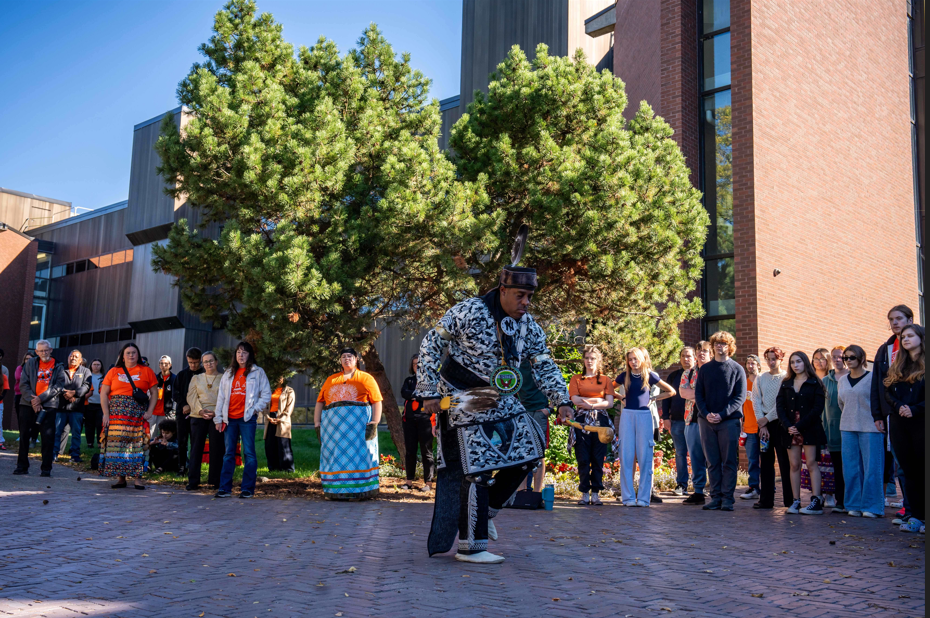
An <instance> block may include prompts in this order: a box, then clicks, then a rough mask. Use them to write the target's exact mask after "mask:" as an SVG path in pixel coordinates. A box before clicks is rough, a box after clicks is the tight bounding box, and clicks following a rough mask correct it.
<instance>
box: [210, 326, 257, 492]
mask: <svg viewBox="0 0 930 618" xmlns="http://www.w3.org/2000/svg"><path fill="white" fill-rule="evenodd" d="M270 404H271V385H270V384H269V383H268V377H267V376H266V375H265V372H264V370H263V369H262V368H261V367H259V366H258V365H256V364H255V349H254V348H253V347H252V344H250V343H249V342H248V341H240V342H239V345H238V346H236V353H235V355H234V356H233V359H232V362H230V363H229V368H227V369H226V372H225V373H224V374H223V377H222V378H220V389H219V392H218V394H217V397H216V416H215V417H214V418H213V423H214V424H215V425H216V428H217V430H219V431H220V433H225V434H226V435H225V438H226V440H225V442H226V454H225V455H224V456H223V471H222V472H220V489H219V491H217V492H216V497H217V498H229V497H230V496H231V495H232V481H233V473H234V472H235V471H236V444H238V443H239V438H240V437H241V438H242V462H243V464H244V467H243V471H242V486H241V492H240V493H239V497H240V498H251V497H252V496H254V495H255V481H256V478H257V476H258V456H257V455H256V454H255V428H256V426H257V424H258V412H260V411H262V410H266V409H267V408H268V406H269V405H270Z"/></svg>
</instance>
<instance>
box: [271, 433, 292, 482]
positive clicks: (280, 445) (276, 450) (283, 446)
mask: <svg viewBox="0 0 930 618" xmlns="http://www.w3.org/2000/svg"><path fill="white" fill-rule="evenodd" d="M275 429H277V428H276V427H275V426H274V425H272V426H271V427H269V428H268V435H267V436H266V437H265V459H267V460H268V470H269V471H277V472H293V471H294V451H292V450H291V439H290V438H279V437H278V436H276V435H274V433H275Z"/></svg>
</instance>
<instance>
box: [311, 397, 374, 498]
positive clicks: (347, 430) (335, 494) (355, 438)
mask: <svg viewBox="0 0 930 618" xmlns="http://www.w3.org/2000/svg"><path fill="white" fill-rule="evenodd" d="M370 421H371V406H369V405H368V404H365V403H358V402H355V401H340V402H336V403H332V404H330V405H328V406H326V407H325V408H324V409H323V415H322V418H321V419H320V438H321V441H322V447H321V449H320V479H321V480H322V482H323V494H324V495H326V496H328V497H332V498H343V499H348V498H367V497H369V496H371V495H374V494H375V493H377V492H378V436H377V435H376V436H375V437H374V438H373V439H372V440H367V441H366V440H365V426H366V425H367V424H368V423H369V422H370Z"/></svg>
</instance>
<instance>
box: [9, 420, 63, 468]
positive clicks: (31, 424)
mask: <svg viewBox="0 0 930 618" xmlns="http://www.w3.org/2000/svg"><path fill="white" fill-rule="evenodd" d="M57 412H58V411H57V410H52V409H46V410H45V418H44V419H42V425H41V427H40V431H41V432H42V433H41V435H42V471H43V472H51V471H52V462H53V461H54V460H55V453H54V450H55V418H56V416H57ZM18 413H19V414H18V421H19V458H18V459H17V460H16V469H17V470H28V469H29V442H30V441H31V440H32V438H33V432H34V431H35V427H36V419H37V416H38V415H37V413H36V411H35V410H33V409H32V406H19V410H18Z"/></svg>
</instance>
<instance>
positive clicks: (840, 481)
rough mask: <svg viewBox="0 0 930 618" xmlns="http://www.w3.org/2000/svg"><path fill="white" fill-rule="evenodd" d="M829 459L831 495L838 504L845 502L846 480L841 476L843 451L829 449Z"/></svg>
mask: <svg viewBox="0 0 930 618" xmlns="http://www.w3.org/2000/svg"><path fill="white" fill-rule="evenodd" d="M830 461H832V462H833V485H834V486H835V489H834V491H833V497H834V498H835V499H836V504H837V505H838V506H843V505H845V504H846V502H845V500H846V480H845V479H844V478H843V453H842V452H841V451H830Z"/></svg>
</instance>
